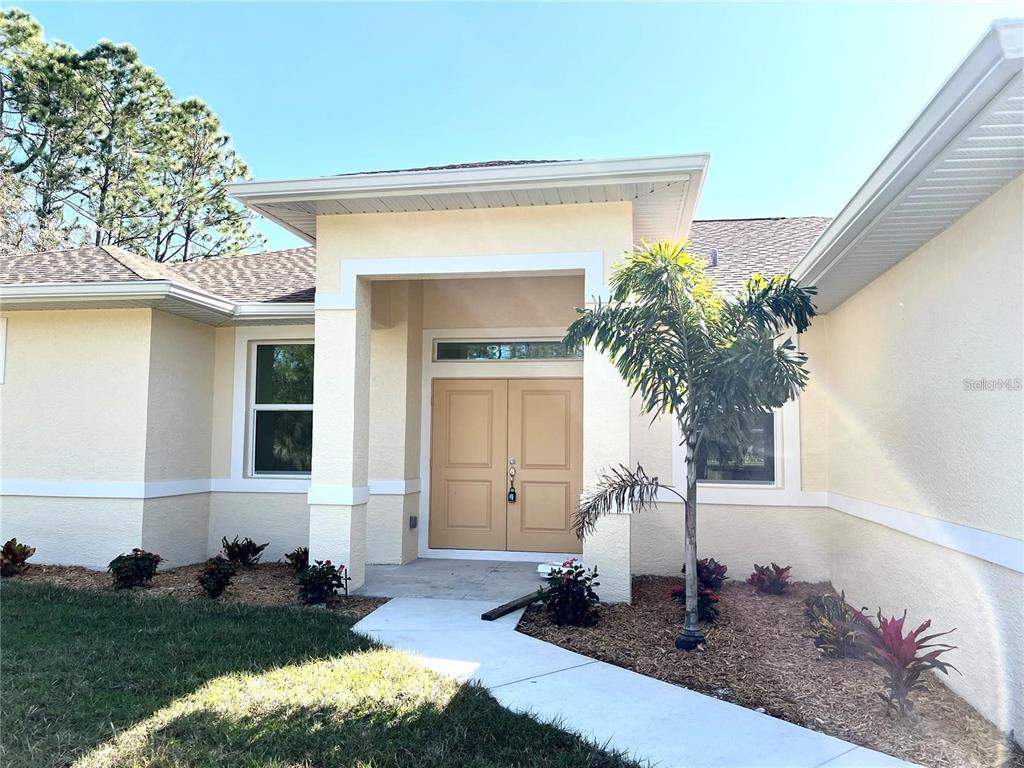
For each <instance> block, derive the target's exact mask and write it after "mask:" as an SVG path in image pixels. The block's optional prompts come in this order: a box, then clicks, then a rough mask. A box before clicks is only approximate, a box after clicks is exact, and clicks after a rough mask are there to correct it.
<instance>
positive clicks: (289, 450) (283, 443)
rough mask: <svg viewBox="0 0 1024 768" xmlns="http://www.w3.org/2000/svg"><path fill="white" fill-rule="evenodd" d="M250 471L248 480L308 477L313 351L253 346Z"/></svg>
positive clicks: (291, 344) (284, 345)
mask: <svg viewBox="0 0 1024 768" xmlns="http://www.w3.org/2000/svg"><path fill="white" fill-rule="evenodd" d="M254 346H255V349H254V353H253V356H252V358H251V360H252V379H251V384H250V387H249V390H250V393H251V395H250V397H251V401H250V419H249V430H250V443H249V445H250V454H251V461H250V466H251V468H252V474H254V475H289V476H294V475H309V473H310V468H311V467H312V455H313V345H312V344H309V343H305V342H300V343H294V342H274V343H272V344H271V343H267V344H256V345H254Z"/></svg>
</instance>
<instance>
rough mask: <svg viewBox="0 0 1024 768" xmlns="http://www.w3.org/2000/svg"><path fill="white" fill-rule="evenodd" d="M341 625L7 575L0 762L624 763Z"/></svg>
mask: <svg viewBox="0 0 1024 768" xmlns="http://www.w3.org/2000/svg"><path fill="white" fill-rule="evenodd" d="M352 623H353V622H352V621H351V620H349V619H347V618H345V617H343V616H339V615H336V614H334V613H332V612H329V611H316V610H308V609H301V608H267V607H257V606H246V605H221V604H219V603H215V602H205V601H189V602H183V601H177V600H174V599H171V598H153V597H144V596H139V595H136V594H133V593H130V592H129V593H101V592H95V591H90V590H76V589H69V588H65V587H57V586H52V585H40V584H27V583H17V580H16V579H5V580H4V581H3V582H2V584H0V766H2V768H16V767H19V766H34V767H35V766H44V767H45V766H53V767H55V766H67V765H76V766H82V767H83V768H94V767H96V766H133V767H134V766H171V765H174V766H267V767H270V766H273V767H275V768H277V767H278V766H281V767H283V766H296V765H297V766H333V765H339V766H375V767H376V766H409V765H417V766H418V768H419V767H421V766H499V765H500V766H553V767H558V768H562V767H563V766H564V767H565V768H569V767H570V766H595V767H603V766H608V767H609V768H611V767H613V766H614V767H616V768H618V767H622V766H633V765H635V763H632V762H630V761H627V760H625V759H624V758H623V757H622V756H621V755H617V754H614V753H610V752H607V751H605V750H602V749H600V748H599V747H597V746H595V745H593V744H591V743H589V742H587V741H585V740H583V739H581V738H580V737H578V736H577V735H574V734H572V733H568V732H566V731H563V730H560V729H559V728H557V727H554V726H552V725H547V724H542V723H538V722H537V721H535V720H533V719H532V718H530V717H527V716H525V715H519V714H513V713H511V712H509V711H507V710H505V709H503V708H502V707H501V706H500V705H499V704H498V703H497V702H496V701H495V700H494V699H493V698H492V697H491V695H490V694H489V693H488V692H487V691H486V690H484V689H483V688H481V687H479V686H476V685H460V684H458V683H457V682H455V681H453V680H450V679H448V678H445V677H442V676H440V675H437V674H434V673H432V672H429V671H427V670H424V669H422V668H421V667H420V666H418V665H417V664H416V663H415V661H413V660H412V659H411V658H410V657H408V656H406V655H404V654H402V653H399V652H396V651H393V650H389V649H386V648H382V647H380V646H378V645H376V644H375V643H373V642H371V641H369V640H367V639H366V638H364V637H362V636H360V635H357V634H355V633H354V632H352V630H351V627H352ZM567 706H585V702H567ZM608 714H609V717H614V713H612V712H610V713H608Z"/></svg>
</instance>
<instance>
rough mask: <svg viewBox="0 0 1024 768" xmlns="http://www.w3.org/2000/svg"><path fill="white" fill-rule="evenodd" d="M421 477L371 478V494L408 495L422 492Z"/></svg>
mask: <svg viewBox="0 0 1024 768" xmlns="http://www.w3.org/2000/svg"><path fill="white" fill-rule="evenodd" d="M420 487H421V483H420V479H419V478H418V477H413V478H410V479H408V480H371V481H370V495H371V496H408V495H410V494H413V493H419V492H420Z"/></svg>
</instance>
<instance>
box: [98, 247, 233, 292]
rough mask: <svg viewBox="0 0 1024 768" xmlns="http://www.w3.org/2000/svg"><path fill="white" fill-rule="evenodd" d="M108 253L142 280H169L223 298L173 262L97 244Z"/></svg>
mask: <svg viewBox="0 0 1024 768" xmlns="http://www.w3.org/2000/svg"><path fill="white" fill-rule="evenodd" d="M96 247H97V248H99V249H100V250H102V251H103V252H104V253H105V254H107V255H108V256H109V257H110V258H112V259H114V261H116V262H117V263H118V264H120V265H121V266H123V267H124V268H125V269H128V270H130V271H131V272H133V273H134V274H136V275H138V277H139V278H140V279H141V280H167V281H169V282H172V283H175V284H177V285H180V286H181V287H183V288H189V289H191V290H195V291H201V292H202V293H206V294H209V295H211V296H216V297H217V298H222V297H221V296H220V295H219V294H217V293H216V292H214V291H210V290H207V289H206V288H203V287H202V286H200V285H197V284H196V283H194V282H192V281H191V280H189V279H188V278H187V277H185V276H184V275H182V274H181V273H180V272H178V270H176V269H175V268H174V267H173V266H172V265H171V264H165V263H164V262H160V261H153V260H152V259H150V258H148V257H146V256H140V255H139V254H137V253H134V252H133V251H129V250H127V249H125V248H121V247H120V246H117V245H99V246H96Z"/></svg>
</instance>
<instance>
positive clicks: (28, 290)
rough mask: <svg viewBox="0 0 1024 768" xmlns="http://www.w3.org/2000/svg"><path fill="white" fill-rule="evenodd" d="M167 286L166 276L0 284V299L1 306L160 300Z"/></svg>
mask: <svg viewBox="0 0 1024 768" xmlns="http://www.w3.org/2000/svg"><path fill="white" fill-rule="evenodd" d="M170 286H171V282H170V281H169V280H125V281H118V282H95V283H24V284H21V285H0V301H2V302H3V304H4V306H17V305H20V304H40V303H43V302H52V301H67V302H69V303H72V302H89V301H111V300H115V301H116V300H123V301H159V300H160V299H163V298H166V296H167V294H168V292H169V290H170Z"/></svg>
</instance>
